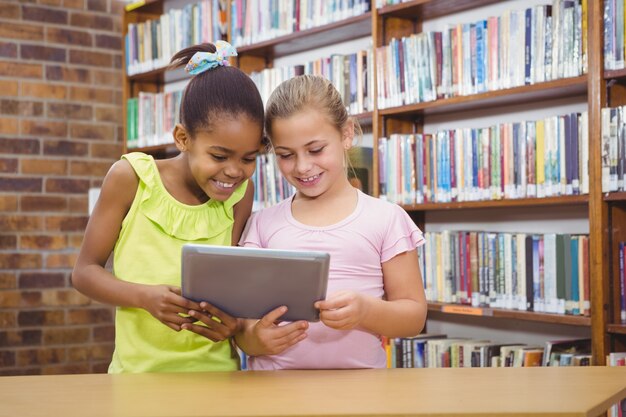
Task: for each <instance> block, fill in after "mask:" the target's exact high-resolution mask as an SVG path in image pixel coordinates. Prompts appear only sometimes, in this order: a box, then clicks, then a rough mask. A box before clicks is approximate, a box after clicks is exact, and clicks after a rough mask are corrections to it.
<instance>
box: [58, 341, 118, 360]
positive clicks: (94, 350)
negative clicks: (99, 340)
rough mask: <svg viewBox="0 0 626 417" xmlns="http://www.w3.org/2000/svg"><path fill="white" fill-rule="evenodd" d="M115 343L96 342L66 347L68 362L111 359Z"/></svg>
mask: <svg viewBox="0 0 626 417" xmlns="http://www.w3.org/2000/svg"><path fill="white" fill-rule="evenodd" d="M114 349H115V345H113V344H112V343H110V344H98V345H85V346H77V347H70V348H68V349H67V356H68V360H69V361H70V362H85V361H92V360H94V359H95V360H103V359H104V360H108V361H110V360H111V356H112V355H113V350H114Z"/></svg>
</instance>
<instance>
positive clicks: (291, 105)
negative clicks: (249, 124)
mask: <svg viewBox="0 0 626 417" xmlns="http://www.w3.org/2000/svg"><path fill="white" fill-rule="evenodd" d="M266 107H267V111H266V113H265V132H266V133H267V135H268V136H269V138H270V140H271V139H272V123H273V122H274V121H275V120H276V119H287V118H289V117H291V116H293V115H294V114H296V113H298V112H300V111H302V110H305V109H310V108H312V109H315V110H318V111H320V112H322V113H324V115H325V116H326V119H327V120H328V121H329V122H330V124H332V125H333V126H334V127H335V128H336V129H337V130H338V131H339V132H343V129H344V128H345V127H346V125H347V124H348V122H349V121H352V123H353V124H354V134H355V136H356V137H357V138H360V137H361V136H362V134H363V133H362V130H361V126H360V125H359V123H358V121H356V120H354V119H353V118H352V117H350V116H349V115H348V111H347V110H346V106H345V105H344V103H343V100H342V98H341V95H340V94H339V91H337V89H336V88H335V87H334V86H333V85H332V83H331V82H330V81H328V80H327V79H326V78H324V77H321V76H318V75H300V76H297V77H294V78H291V79H289V80H287V81H284V82H282V83H281V84H280V85H279V86H278V87H276V89H275V90H274V92H273V93H272V94H271V95H270V98H269V100H268V101H267V106H266Z"/></svg>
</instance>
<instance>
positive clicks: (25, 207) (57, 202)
mask: <svg viewBox="0 0 626 417" xmlns="http://www.w3.org/2000/svg"><path fill="white" fill-rule="evenodd" d="M20 208H21V209H22V211H31V212H50V211H66V210H67V198H66V197H61V196H54V195H37V196H30V195H28V196H22V197H21V198H20Z"/></svg>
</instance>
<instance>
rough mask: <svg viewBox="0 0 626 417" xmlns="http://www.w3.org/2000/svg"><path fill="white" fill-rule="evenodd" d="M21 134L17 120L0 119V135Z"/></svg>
mask: <svg viewBox="0 0 626 417" xmlns="http://www.w3.org/2000/svg"><path fill="white" fill-rule="evenodd" d="M19 132H20V130H19V126H18V124H17V119H12V118H8V117H0V135H17V134H18V133H19Z"/></svg>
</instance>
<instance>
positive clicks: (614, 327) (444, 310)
mask: <svg viewBox="0 0 626 417" xmlns="http://www.w3.org/2000/svg"><path fill="white" fill-rule="evenodd" d="M164 2H165V0H145V1H142V2H138V3H133V4H130V5H129V6H127V11H126V12H125V13H124V19H123V23H124V31H126V28H127V26H128V24H129V23H136V22H142V21H145V20H146V19H152V18H155V17H156V16H158V15H160V14H161V13H163V9H164ZM189 2H191V0H190V1H189ZM227 3H228V7H227V9H228V14H229V15H228V21H230V18H231V16H230V13H231V8H230V1H228V2H227ZM374 3H375V2H374ZM496 3H500V2H499V1H497V0H413V1H406V2H404V3H400V4H397V5H392V6H385V7H382V8H376V7H375V4H374V5H373V6H372V7H371V8H370V11H369V12H367V13H365V14H362V15H359V16H356V17H350V18H348V19H344V20H341V21H337V22H334V23H330V24H327V25H323V26H319V27H315V28H311V29H307V30H304V31H301V32H295V33H290V34H288V35H284V36H280V37H277V38H275V39H271V40H265V41H263V42H259V43H255V44H252V45H246V46H242V47H239V48H238V52H239V56H238V57H237V58H236V60H234V63H235V64H236V65H238V66H239V67H240V68H241V69H242V70H243V71H245V72H247V73H250V72H252V71H260V70H262V69H264V68H271V67H272V66H273V61H274V59H276V58H279V57H283V56H287V55H290V54H294V53H299V52H306V51H308V50H311V49H314V48H319V47H323V46H328V45H332V44H335V43H337V42H343V41H348V40H352V39H356V38H360V37H364V36H369V37H371V40H372V45H373V47H374V48H377V47H382V46H385V45H388V44H389V42H390V40H391V39H392V38H401V37H402V36H408V35H411V34H414V33H419V32H421V30H422V23H423V21H425V20H428V19H435V18H439V17H443V16H447V15H450V14H455V13H460V12H465V11H467V10H471V9H475V8H478V7H482V6H488V5H492V4H496ZM587 6H588V10H587V19H588V20H587V22H586V23H587V25H586V27H587V48H586V51H587V72H586V74H583V75H579V76H573V77H569V78H560V79H555V80H551V81H545V82H538V83H535V84H530V85H522V86H517V87H511V88H504V89H499V90H491V91H486V92H481V93H478V94H471V95H459V96H454V97H450V98H445V99H438V100H433V101H423V102H419V103H414V104H408V105H402V106H395V107H387V108H384V109H383V108H379V107H378V106H377V105H375V106H374V111H372V112H367V113H363V114H359V115H356V117H357V118H358V119H359V121H360V122H361V123H364V124H371V126H372V132H373V136H374V146H375V147H376V144H377V140H378V138H380V137H386V136H388V135H389V134H392V133H423V131H424V123H425V122H424V121H425V119H426V118H428V117H431V116H438V115H442V114H450V113H456V112H460V111H468V110H475V109H491V110H493V111H494V112H495V111H497V110H499V109H501V108H506V107H507V106H513V105H517V104H520V103H533V102H538V101H543V100H548V99H550V100H551V99H564V100H567V99H570V98H580V97H584V100H585V102H586V105H585V109H586V110H587V112H588V123H589V193H588V194H583V195H563V196H552V197H545V198H520V199H508V200H507V199H503V200H488V201H464V202H449V203H425V204H411V205H405V206H404V208H405V209H406V210H407V212H408V213H409V214H410V215H411V217H412V218H413V220H414V221H415V223H416V224H417V225H418V226H419V227H420V228H422V230H424V227H425V225H426V218H427V215H428V214H429V213H434V212H445V211H457V212H462V211H465V210H484V209H490V210H507V209H511V208H522V209H528V211H530V212H532V213H536V214H537V215H539V216H540V215H541V213H542V211H546V210H551V209H554V208H560V207H570V206H576V207H581V208H582V209H583V210H585V212H586V213H587V219H588V222H589V257H590V264H589V272H590V293H591V315H590V317H586V316H573V315H558V314H548V313H537V312H528V311H515V310H506V309H498V308H477V309H475V310H473V309H471V308H470V309H463V308H460V307H465V306H456V305H449V304H445V303H433V302H431V303H429V310H430V311H433V312H437V314H444V315H447V314H464V315H467V316H472V315H481V316H483V317H493V318H494V319H499V318H508V319H514V320H523V321H530V322H538V323H549V324H559V325H564V326H578V327H587V328H589V329H590V332H591V339H592V348H593V363H594V364H597V365H602V364H604V363H605V356H606V354H608V353H609V352H611V351H615V350H619V349H623V348H625V347H626V325H621V324H618V323H619V314H620V312H619V294H618V292H619V286H618V277H617V274H616V272H615V271H616V270H618V268H619V260H618V259H617V255H616V254H615V250H614V247H613V246H612V245H613V244H614V242H618V241H620V240H623V241H626V192H621V193H610V194H606V193H602V189H601V176H602V172H601V170H602V166H601V160H600V158H601V136H600V131H601V109H602V108H603V107H606V106H608V105H611V106H616V105H624V104H626V70H612V71H604V65H603V56H602V51H603V4H602V2H600V1H598V2H596V1H590V0H587ZM230 36H231V34H230V29H229V33H228V35H227V38H228V39H230ZM375 55H376V54H374V56H375ZM374 59H376V58H374ZM372 71H373V72H374V77H375V78H374V79H376V72H377V67H376V65H374V68H372ZM184 77H185V76H184V75H179V76H171V75H168V74H167V73H166V71H165V70H163V69H157V70H152V71H149V72H145V73H141V74H135V75H132V76H126V77H125V78H124V80H125V82H124V105H126V99H127V98H129V97H136V96H137V94H138V92H139V91H148V92H160V91H163V87H164V85H165V84H166V83H167V80H168V78H169V79H183V78H184ZM377 88H378V87H377V83H376V82H374V100H376V97H377V91H376V90H377ZM124 110H125V112H124V114H126V108H125V109H124ZM134 150H139V151H143V152H147V153H150V154H153V155H155V156H156V157H166V156H168V155H172V154H175V153H176V149H175V148H174V147H173V146H172V145H167V144H166V145H158V146H153V147H147V148H137V149H134ZM378 164H379V161H378V158H377V152H374V161H373V172H374V173H376V172H378V168H379V166H378ZM373 188H374V190H373V193H374V195H379V192H380V190H379V186H378V181H374V182H373ZM611 254H613V255H611ZM616 289H617V292H616ZM457 307H458V308H457Z"/></svg>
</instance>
